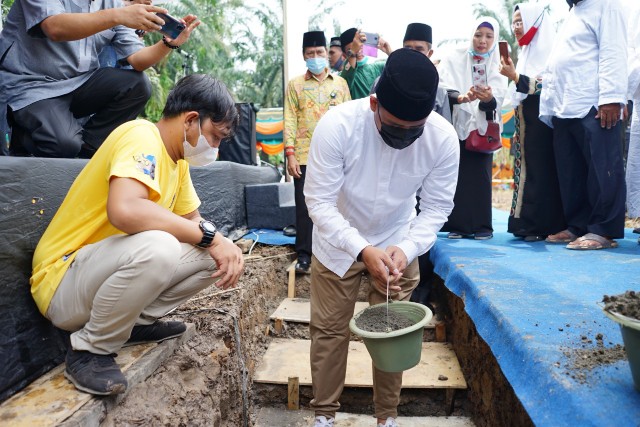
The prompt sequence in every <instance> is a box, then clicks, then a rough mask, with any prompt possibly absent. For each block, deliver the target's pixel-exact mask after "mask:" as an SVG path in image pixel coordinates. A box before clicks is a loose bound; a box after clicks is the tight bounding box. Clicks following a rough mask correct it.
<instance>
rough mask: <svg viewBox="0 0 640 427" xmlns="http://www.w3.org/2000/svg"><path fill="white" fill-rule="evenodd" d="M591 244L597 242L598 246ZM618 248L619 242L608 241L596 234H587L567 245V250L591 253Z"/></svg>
mask: <svg viewBox="0 0 640 427" xmlns="http://www.w3.org/2000/svg"><path fill="white" fill-rule="evenodd" d="M589 242H596V243H597V244H596V245H593V244H590V243H589ZM617 247H618V242H616V241H615V240H611V239H607V238H606V237H603V236H600V235H598V234H594V233H587V234H585V235H584V236H582V237H579V238H577V239H576V240H574V241H573V242H571V243H569V244H568V245H567V249H573V250H578V251H591V250H597V249H613V248H617Z"/></svg>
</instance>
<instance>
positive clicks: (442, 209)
mask: <svg viewBox="0 0 640 427" xmlns="http://www.w3.org/2000/svg"><path fill="white" fill-rule="evenodd" d="M437 87H438V72H437V70H436V68H435V66H434V65H433V64H432V63H431V61H430V60H429V59H428V58H427V57H426V56H425V55H423V54H421V53H418V52H416V51H414V50H411V49H405V48H402V49H398V50H396V51H395V52H393V53H392V54H391V55H390V56H389V58H388V60H387V65H386V66H385V67H384V70H383V71H382V76H381V77H380V81H379V82H378V85H377V86H376V93H375V94H374V95H371V96H370V97H369V98H363V99H360V100H357V101H351V102H347V103H345V104H343V105H340V106H339V107H337V108H335V109H332V110H330V111H328V112H327V114H325V115H324V116H323V117H322V118H321V119H320V122H319V123H318V125H317V126H316V129H315V131H314V134H313V138H312V141H311V148H310V153H309V162H308V164H307V179H306V183H305V187H304V195H305V198H306V202H307V208H308V209H309V215H310V216H311V219H312V220H313V261H312V263H311V300H310V303H311V321H310V324H309V332H310V336H311V377H312V385H313V400H311V403H310V407H311V409H312V410H313V411H314V412H315V417H316V418H315V427H327V426H333V424H334V420H335V414H336V411H337V410H338V409H339V408H340V403H339V398H340V394H341V393H342V389H343V387H344V381H345V374H346V367H347V353H348V349H349V337H350V331H349V320H350V319H351V317H352V316H353V310H354V306H355V303H356V300H357V297H358V290H359V288H360V280H361V277H362V275H363V274H367V275H369V277H370V283H371V288H370V289H369V303H370V304H378V303H382V302H384V301H386V300H387V283H389V292H390V295H389V298H391V299H393V300H404V301H406V300H408V299H409V298H410V296H411V292H412V290H413V289H414V288H415V287H416V285H417V284H418V279H419V269H418V260H417V257H418V256H419V255H421V254H423V253H425V252H426V251H427V250H428V249H429V248H431V247H432V246H433V244H434V243H435V241H436V233H437V232H438V230H439V229H440V227H441V226H442V224H444V222H445V221H446V219H447V216H448V215H449V213H450V212H451V209H452V208H453V195H454V192H455V188H456V179H457V176H458V158H459V146H458V139H457V137H456V133H455V131H454V130H453V127H452V126H451V124H450V123H449V122H447V121H446V120H445V119H444V118H442V117H441V116H440V115H438V114H432V111H433V106H434V104H435V98H436V91H437ZM416 193H419V195H420V213H419V214H417V215H416V210H415V195H416ZM373 384H374V386H373V400H374V404H375V417H376V418H377V423H378V426H383V427H395V426H397V423H396V421H395V418H396V417H397V412H398V411H397V407H398V403H399V400H400V389H401V388H402V373H401V372H398V373H390V372H383V371H381V370H379V369H377V368H376V367H375V366H374V367H373Z"/></svg>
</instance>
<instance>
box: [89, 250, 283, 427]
mask: <svg viewBox="0 0 640 427" xmlns="http://www.w3.org/2000/svg"><path fill="white" fill-rule="evenodd" d="M293 255H294V254H293V252H292V251H291V249H290V248H288V247H272V246H262V245H260V244H257V245H256V247H255V248H254V250H253V251H252V255H251V256H249V257H247V258H246V259H245V270H244V274H243V275H242V277H241V278H240V282H239V284H238V287H237V289H234V290H228V291H220V290H219V289H217V288H216V287H214V286H211V287H209V288H208V289H206V290H204V291H202V292H200V293H199V294H197V295H196V296H194V297H193V298H192V299H191V300H189V301H187V302H186V303H185V304H184V305H182V306H180V307H178V308H177V310H176V311H174V312H173V313H171V315H170V316H169V317H168V319H172V320H181V321H186V322H190V323H194V324H195V326H196V330H197V333H196V335H195V336H194V337H193V338H192V339H191V340H190V341H189V342H187V343H185V344H184V345H183V346H182V347H180V348H179V349H178V350H177V351H176V352H175V353H174V354H173V355H172V356H171V357H169V358H168V359H167V360H166V361H165V362H164V363H163V364H162V366H160V367H159V368H158V369H157V370H156V371H155V372H154V373H153V375H151V377H149V378H148V379H147V380H146V381H143V382H142V383H139V384H137V385H135V386H134V387H133V388H132V390H130V392H129V394H128V395H127V396H126V397H125V398H124V399H123V400H122V401H120V402H119V403H118V405H117V406H115V407H114V408H112V409H110V410H109V411H108V413H107V416H106V419H104V420H102V423H101V425H102V426H106V427H111V426H133V425H150V426H194V425H202V426H216V427H238V426H247V425H252V424H253V421H254V420H253V418H254V417H255V407H254V402H253V400H252V398H251V396H252V387H253V383H252V376H253V373H254V371H255V368H256V365H257V363H258V361H259V360H260V359H261V357H262V355H263V354H264V351H265V350H266V348H267V345H268V337H267V336H266V335H265V334H266V333H267V332H266V328H267V325H269V323H270V322H269V318H268V316H269V314H270V313H271V312H272V311H273V310H274V309H275V308H276V307H277V306H278V304H279V303H280V301H281V300H282V298H283V297H284V296H286V291H287V286H286V283H287V272H286V268H287V266H288V265H289V264H290V263H291V262H292V259H293V257H294V256H293Z"/></svg>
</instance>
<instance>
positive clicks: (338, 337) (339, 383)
mask: <svg viewBox="0 0 640 427" xmlns="http://www.w3.org/2000/svg"><path fill="white" fill-rule="evenodd" d="M366 272H367V269H366V267H365V265H364V263H362V262H356V263H354V264H353V265H352V266H351V268H350V269H349V270H348V271H347V272H346V274H345V275H344V277H342V278H340V277H339V276H338V275H336V274H335V273H333V272H332V271H330V270H329V269H328V268H326V267H325V266H324V265H322V264H321V263H320V261H318V259H317V258H316V257H315V256H314V257H313V258H312V262H311V322H310V325H309V328H310V335H311V379H312V383H313V400H311V404H310V406H311V409H313V410H314V411H315V414H316V416H320V415H324V416H325V417H331V418H333V417H335V413H336V411H337V410H338V409H339V408H340V403H339V402H338V399H339V398H340V395H341V394H342V389H343V388H344V380H345V375H346V371H347V352H348V350H349V337H350V330H349V320H351V318H352V317H353V310H354V307H355V304H356V299H357V297H358V290H359V288H360V279H361V277H362V274H363V273H366ZM419 279H420V270H419V268H418V261H417V259H416V260H414V261H413V262H412V263H411V264H409V266H408V267H407V269H406V270H405V272H404V275H403V276H402V278H401V279H400V287H401V288H402V290H401V291H400V292H398V293H397V294H392V295H391V296H392V299H394V300H398V301H406V300H408V299H409V298H410V297H411V291H413V289H414V288H415V287H416V286H417V285H418V281H419ZM385 301H386V295H384V294H382V293H380V292H379V291H377V290H376V289H374V287H373V286H371V288H370V289H369V304H371V305H374V304H379V303H383V302H385ZM372 370H373V402H374V405H375V416H377V417H378V418H383V419H386V418H388V417H394V418H395V417H397V415H398V411H397V407H398V403H399V402H400V389H401V388H402V372H398V373H390V372H382V371H379V370H378V369H376V368H375V366H373V364H372Z"/></svg>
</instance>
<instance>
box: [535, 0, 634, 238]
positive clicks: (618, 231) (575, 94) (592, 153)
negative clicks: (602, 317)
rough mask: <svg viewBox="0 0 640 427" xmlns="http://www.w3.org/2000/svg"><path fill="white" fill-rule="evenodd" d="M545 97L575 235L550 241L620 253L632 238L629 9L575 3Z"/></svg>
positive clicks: (543, 108)
mask: <svg viewBox="0 0 640 427" xmlns="http://www.w3.org/2000/svg"><path fill="white" fill-rule="evenodd" d="M568 2H569V3H570V4H571V6H572V8H571V11H570V12H569V16H568V18H567V19H565V21H564V24H563V26H562V28H561V29H560V31H559V32H558V37H556V38H555V40H554V43H553V46H552V48H551V53H550V54H549V59H548V61H547V64H546V67H545V70H544V71H543V73H542V82H543V85H544V86H543V88H542V92H541V93H540V119H541V120H542V121H543V122H545V123H546V124H547V125H549V126H550V127H552V128H553V148H554V153H555V158H556V170H557V172H558V182H559V184H560V195H561V199H562V208H563V211H564V218H565V220H566V222H567V228H566V229H565V230H562V231H560V232H558V233H555V234H551V235H549V236H548V237H547V240H546V241H547V242H549V243H561V244H566V248H567V249H573V250H594V249H611V248H616V247H617V246H618V243H617V242H616V241H615V239H618V238H623V237H624V221H625V199H626V185H625V176H624V164H623V160H622V148H621V147H622V132H620V128H619V127H616V125H617V124H618V122H619V121H620V119H621V117H622V114H623V110H624V107H625V106H626V104H627V89H628V88H627V84H628V75H627V61H626V58H627V53H628V52H627V34H626V28H627V27H626V16H627V13H628V9H627V8H625V7H624V5H623V4H622V2H621V1H620V0H609V1H592V0H568Z"/></svg>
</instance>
